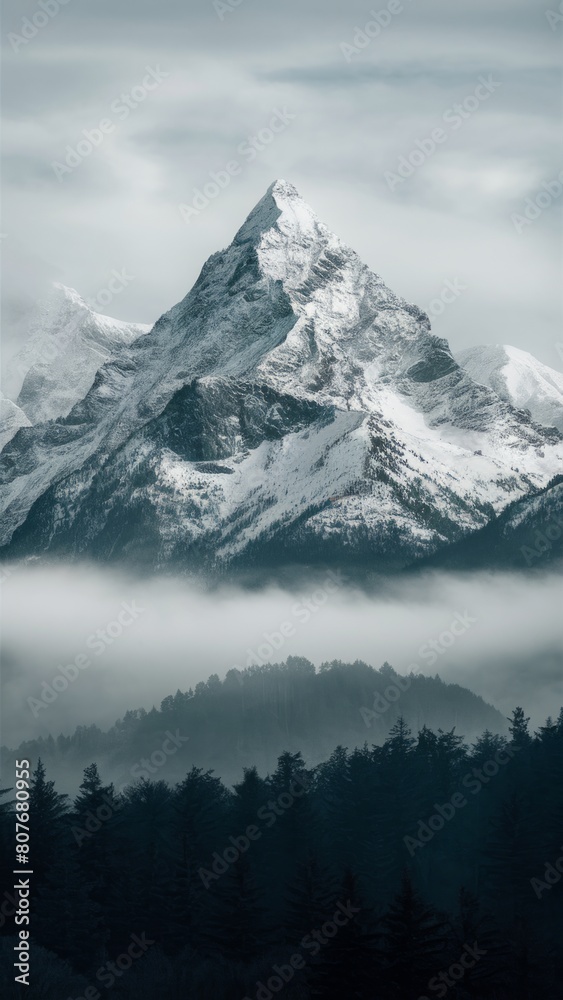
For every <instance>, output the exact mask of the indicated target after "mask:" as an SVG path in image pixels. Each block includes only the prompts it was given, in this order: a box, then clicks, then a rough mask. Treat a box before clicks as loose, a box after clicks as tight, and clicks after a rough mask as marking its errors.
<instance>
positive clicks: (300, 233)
mask: <svg viewBox="0 0 563 1000" xmlns="http://www.w3.org/2000/svg"><path fill="white" fill-rule="evenodd" d="M272 229H274V230H276V232H277V233H278V234H280V235H281V236H283V237H285V240H287V239H288V238H289V239H290V240H292V241H294V240H297V241H298V242H299V241H301V240H306V241H307V242H310V241H311V240H317V239H319V237H321V238H325V239H326V236H327V235H329V230H328V229H327V228H326V226H323V224H322V223H321V222H319V220H318V218H317V216H316V215H315V213H314V212H313V209H312V208H311V207H310V206H309V205H308V204H307V202H306V201H304V200H303V198H302V197H301V195H300V194H299V191H298V190H297V188H296V187H295V186H294V185H293V184H290V183H289V181H284V180H281V179H279V180H276V181H274V182H273V184H270V187H269V188H268V190H267V191H266V193H265V195H264V196H263V198H261V199H260V201H259V202H258V204H257V205H255V207H254V208H253V209H252V211H251V212H250V215H249V216H248V217H247V219H246V221H245V222H244V224H243V225H242V226H241V228H240V229H239V231H238V233H237V234H236V236H235V239H234V242H235V244H237V245H240V244H243V243H251V242H252V243H255V244H258V243H260V242H261V240H262V237H263V236H264V234H265V233H266V232H268V231H269V230H272Z"/></svg>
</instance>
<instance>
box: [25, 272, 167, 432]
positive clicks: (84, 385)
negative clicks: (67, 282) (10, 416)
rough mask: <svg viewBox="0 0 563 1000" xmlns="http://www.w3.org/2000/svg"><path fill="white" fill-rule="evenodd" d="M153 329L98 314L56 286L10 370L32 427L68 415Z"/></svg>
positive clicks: (69, 291)
mask: <svg viewBox="0 0 563 1000" xmlns="http://www.w3.org/2000/svg"><path fill="white" fill-rule="evenodd" d="M149 330H150V326H144V325H142V324H141V323H122V322H120V321H119V320H116V319H111V317H109V316H102V315H101V314H100V313H96V312H94V311H93V310H92V309H91V308H90V307H89V306H88V305H87V304H86V302H84V300H83V299H82V298H81V297H80V295H78V293H77V292H75V291H74V289H72V288H66V287H65V286H64V285H60V284H54V285H53V288H52V291H51V295H50V296H49V297H48V299H47V300H46V301H45V302H44V303H42V304H41V306H40V307H39V308H38V310H37V314H36V315H35V317H34V319H33V321H32V324H31V335H30V338H29V340H28V341H27V343H26V344H25V346H24V347H23V348H22V350H21V351H19V352H18V353H17V354H16V355H15V357H14V358H12V360H11V361H10V364H9V365H8V366H7V372H6V379H7V382H8V383H9V384H10V385H11V387H12V390H15V399H16V403H17V405H18V406H19V407H20V408H21V409H22V410H23V411H24V413H25V414H26V416H27V417H28V419H29V421H30V423H32V424H38V423H43V422H45V421H47V420H55V419H57V418H58V417H66V416H67V414H68V413H70V411H71V409H72V407H73V406H74V405H75V404H76V403H78V402H79V401H80V400H81V399H83V398H84V396H85V395H86V393H87V392H88V390H89V389H90V387H91V385H92V383H93V381H94V377H95V375H96V372H97V371H98V368H100V367H101V365H103V364H104V362H106V361H107V360H108V359H109V358H111V357H113V356H114V355H115V354H116V353H117V352H118V351H119V350H120V349H121V348H122V347H123V346H125V345H127V344H130V343H132V342H133V341H134V340H135V339H136V338H137V337H139V336H141V335H142V334H143V333H147V332H148V331H149Z"/></svg>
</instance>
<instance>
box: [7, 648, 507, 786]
mask: <svg viewBox="0 0 563 1000" xmlns="http://www.w3.org/2000/svg"><path fill="white" fill-rule="evenodd" d="M399 716H402V717H403V718H404V719H405V720H406V722H407V723H408V725H409V726H411V727H412V729H413V730H414V731H415V732H418V731H419V730H420V729H421V728H422V727H423V726H428V727H430V728H433V729H443V730H451V729H453V728H454V727H455V731H456V733H457V734H458V735H461V736H463V737H465V738H466V739H467V740H470V739H472V738H474V737H475V736H477V735H478V734H480V733H481V732H482V731H483V730H484V729H489V730H491V731H492V732H495V733H503V732H505V731H506V725H507V724H506V720H505V719H504V718H503V716H502V715H501V714H500V713H499V712H498V711H497V710H496V709H494V708H493V707H492V706H491V705H488V704H487V703H486V702H484V701H483V699H482V698H480V697H478V696H477V695H475V694H473V693H472V692H471V691H469V690H467V689H466V688H463V687H460V686H459V685H457V684H446V683H444V682H443V681H442V680H441V679H440V678H439V677H438V676H436V677H425V676H423V675H422V674H417V675H415V674H413V673H411V674H410V675H409V676H408V677H401V676H400V675H399V674H397V673H396V671H395V670H394V669H393V668H392V667H391V666H389V664H387V663H385V664H384V665H383V666H382V667H381V668H380V669H379V670H376V669H374V668H373V667H371V666H368V664H366V663H363V662H361V661H356V662H355V663H343V662H342V661H340V660H335V661H333V662H331V663H323V664H321V666H320V668H319V669H318V670H316V669H315V666H314V665H313V664H312V663H311V662H310V661H309V660H306V659H304V658H302V657H295V656H292V657H288V658H287V660H286V661H285V662H284V663H276V664H266V665H264V666H256V667H249V668H248V669H246V670H244V671H239V670H230V671H229V672H228V674H227V676H226V678H225V679H224V680H223V681H221V680H220V679H219V677H218V676H217V675H216V674H213V675H212V676H211V677H210V678H209V680H208V681H207V682H205V683H204V682H201V683H199V684H197V685H196V687H195V690H192V689H190V690H189V691H186V692H181V691H177V692H176V694H175V695H170V696H169V697H167V698H165V699H164V701H163V702H162V703H161V705H160V709H156V708H154V707H153V708H152V709H151V710H150V711H148V712H147V711H146V710H144V709H136V710H134V711H129V712H127V713H126V714H125V717H124V718H123V719H121V720H119V721H118V722H116V724H115V725H114V726H113V728H112V729H110V730H109V732H102V731H101V730H100V729H99V728H98V727H97V726H79V727H78V728H77V729H76V731H75V732H74V734H73V735H72V736H58V737H56V738H54V737H53V736H51V735H50V736H49V737H48V738H47V739H44V738H41V739H39V740H35V741H33V742H27V743H24V744H22V745H21V746H20V748H19V750H18V755H19V756H20V757H21V756H22V755H23V756H25V757H28V758H29V759H30V760H37V759H38V757H41V758H42V760H43V761H44V762H45V764H46V765H47V767H48V769H49V770H50V771H51V772H52V774H53V776H56V778H57V780H58V781H60V782H61V784H62V785H63V786H64V787H65V789H67V790H68V791H74V790H75V789H76V788H77V787H78V783H79V780H80V774H81V771H82V769H83V767H84V766H85V765H86V764H88V763H90V761H92V760H94V759H95V760H97V761H98V762H99V763H100V764H101V765H103V768H104V772H105V773H106V774H107V775H108V777H111V779H112V780H114V781H115V782H116V783H118V784H119V783H120V782H122V781H123V782H124V783H129V782H131V781H132V780H134V779H136V778H139V777H146V778H152V777H154V776H155V775H157V776H158V777H159V778H160V777H161V778H164V779H165V780H167V781H174V780H180V779H181V778H183V777H184V775H185V773H186V771H187V770H188V769H189V768H190V767H191V766H192V765H196V766H198V767H204V768H213V769H214V770H215V772H216V774H218V775H219V776H220V777H221V778H222V779H223V780H224V781H225V782H227V783H232V782H233V781H238V780H240V778H241V775H242V772H243V768H244V767H246V766H252V765H256V766H257V767H258V768H259V770H260V771H261V772H262V773H264V774H267V773H270V772H271V771H272V770H273V768H274V767H275V764H276V760H277V758H278V756H279V755H280V753H282V752H283V751H285V750H289V751H296V750H300V751H302V752H303V753H304V754H305V756H306V758H307V760H309V761H310V762H311V763H312V764H316V763H318V762H319V761H321V760H323V759H326V757H327V756H329V755H330V753H331V752H332V750H333V749H334V747H335V745H336V744H338V743H341V744H344V745H346V746H348V747H349V748H350V749H353V748H354V747H357V746H363V744H364V743H366V742H367V743H368V744H369V745H371V744H381V743H382V742H383V741H384V739H385V737H386V736H387V734H388V732H389V730H390V729H391V727H392V726H393V725H394V723H395V722H396V721H397V718H398V717H399ZM170 733H172V735H173V736H174V738H175V742H173V743H170V737H169V735H167V734H170ZM164 744H166V746H165V747H164V751H163V749H162V748H163V745H164ZM15 756H16V754H15V752H11V751H7V750H6V749H4V750H3V758H4V761H3V762H4V765H5V766H8V767H10V766H11V764H12V762H13V759H15ZM143 761H145V762H148V763H143Z"/></svg>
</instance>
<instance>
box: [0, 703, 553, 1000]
mask: <svg viewBox="0 0 563 1000" xmlns="http://www.w3.org/2000/svg"><path fill="white" fill-rule="evenodd" d="M194 700H195V699H194ZM31 766H32V769H33V774H32V780H31V801H30V826H31V831H32V840H31V851H30V856H31V857H32V859H33V870H34V880H33V896H32V925H31V929H32V939H33V949H32V955H33V968H34V980H35V983H36V985H35V987H31V988H30V989H29V990H26V995H27V996H29V997H30V998H31V1000H34V998H36V997H37V998H39V997H41V998H47V1000H49V998H51V997H52V998H53V1000H55V998H57V1000H65V998H67V997H69V998H70V997H72V998H77V997H79V996H80V997H83V996H85V995H87V996H88V998H89V1000H90V998H92V1000H94V998H95V1000H98V997H102V996H103V997H105V996H111V997H119V998H124V1000H125V998H131V1000H133V998H135V1000H154V997H156V996H162V997H165V998H167V1000H168V998H170V1000H179V998H181V997H186V996H189V997H190V998H193V1000H208V998H213V1000H243V998H247V1000H271V997H273V996H275V995H277V994H278V993H281V995H282V996H283V997H284V1000H312V998H329V1000H347V998H355V1000H417V998H423V1000H424V998H426V997H434V996H438V997H443V996H447V997H448V998H453V1000H536V998H538V997H541V998H542V1000H556V998H559V997H560V996H561V982H562V981H563V954H562V949H561V935H562V932H563V892H562V889H563V847H562V845H561V839H562V838H561V830H562V821H563V710H562V711H561V712H560V714H559V717H558V719H557V721H553V720H551V719H549V720H547V722H546V723H545V725H544V726H542V727H541V729H540V730H539V731H538V732H537V733H536V734H530V732H529V729H528V720H527V718H526V716H525V713H524V712H523V711H522V709H521V708H517V709H515V711H514V713H513V715H512V718H511V719H510V720H509V725H508V732H507V735H506V736H504V735H498V734H493V733H491V732H490V731H485V732H484V733H483V734H482V735H481V736H480V737H478V738H477V739H476V740H474V741H473V742H472V743H471V744H468V743H466V742H465V741H464V739H463V738H462V736H461V735H457V734H456V732H455V731H454V730H453V729H452V730H449V731H444V730H442V731H441V730H438V731H434V730H432V729H431V728H429V727H426V726H424V727H422V728H421V730H420V731H419V732H418V733H417V734H416V735H414V733H413V732H412V731H411V730H410V728H409V727H408V726H407V724H406V722H405V720H404V719H403V718H399V719H397V720H396V722H395V723H394V725H393V726H392V728H391V730H390V732H389V734H388V736H387V738H386V739H385V741H384V742H383V743H382V745H375V744H373V743H367V742H366V743H365V744H364V745H363V746H362V747H360V748H356V749H354V750H348V749H346V748H345V747H344V746H337V747H336V749H335V750H333V752H332V753H331V754H330V755H328V756H327V758H326V759H325V760H324V761H323V762H322V763H319V764H317V765H316V766H312V765H311V764H310V762H308V761H307V760H306V759H305V758H304V756H303V755H302V754H301V753H300V752H299V751H296V750H291V751H285V752H283V753H282V754H280V756H279V758H278V760H277V762H276V764H275V767H273V768H272V769H271V771H270V773H269V774H267V775H263V774H261V773H260V772H259V771H258V770H257V769H256V768H255V767H248V768H246V769H245V770H244V773H243V775H242V777H241V779H240V780H239V781H238V782H236V783H235V785H234V786H233V787H232V788H228V787H227V786H226V785H225V784H224V783H223V782H222V781H221V780H219V779H218V778H217V777H216V775H215V774H214V773H213V772H212V771H211V770H204V769H202V768H198V767H195V766H194V767H191V768H189V769H187V772H186V773H185V774H184V775H183V777H182V780H180V781H179V782H178V783H177V784H176V785H171V784H169V783H168V782H165V781H163V780H160V779H159V778H158V777H157V778H155V779H154V780H146V779H143V778H141V779H140V780H138V781H136V782H135V783H134V784H132V785H131V786H130V787H128V788H127V789H126V790H125V791H124V793H123V794H118V793H117V792H116V789H115V788H114V786H113V784H112V783H110V782H108V781H107V779H106V778H105V777H104V776H103V774H102V773H101V772H100V769H99V767H98V765H97V764H96V763H93V762H91V763H90V764H89V765H88V766H87V767H86V768H85V770H84V774H83V778H82V783H81V785H80V789H79V791H78V794H77V795H76V796H75V798H74V800H71V799H69V797H67V796H66V795H63V794H61V793H60V792H59V791H58V789H57V787H56V785H55V783H54V782H53V781H52V780H49V777H48V772H46V769H45V767H44V765H43V763H42V762H41V761H34V762H32V763H31ZM12 795H13V793H11V792H10V790H7V791H6V792H5V793H4V795H3V798H2V799H1V802H3V803H4V804H3V805H0V838H1V844H0V846H1V848H2V850H1V855H0V856H1V859H2V860H1V868H2V872H1V874H2V882H3V886H4V887H5V891H4V895H3V897H2V898H3V906H2V917H1V919H0V930H1V936H0V949H1V953H2V958H3V961H2V963H1V966H0V967H1V969H2V972H1V973H0V980H3V981H1V986H2V995H3V996H4V997H6V998H7V1000H12V998H14V1000H15V998H16V997H19V996H20V994H19V993H18V992H16V991H15V988H14V985H13V972H12V969H11V962H12V958H11V955H12V954H13V953H12V950H11V949H12V948H13V944H14V937H13V933H14V927H13V919H12V915H13V912H14V911H13V908H11V902H10V900H12V902H13V897H11V896H10V887H11V886H12V885H13V875H12V872H11V869H12V866H13V862H12V858H13V856H14V852H13V848H14V843H13V832H14V825H15V824H14V814H13V802H11V799H12ZM88 989H90V993H86V991H87V990H88ZM92 991H93V992H92Z"/></svg>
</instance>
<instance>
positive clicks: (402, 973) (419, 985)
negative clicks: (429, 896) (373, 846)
mask: <svg viewBox="0 0 563 1000" xmlns="http://www.w3.org/2000/svg"><path fill="white" fill-rule="evenodd" d="M382 954H383V962H384V967H385V974H384V983H385V987H384V992H383V995H384V996H385V997H386V998H387V997H388V998H395V997H396V998H398V1000H403V998H405V997H411V996H412V997H417V996H418V995H419V994H421V993H425V992H426V991H427V988H428V982H429V980H430V978H431V977H432V976H433V975H435V974H436V973H437V972H439V970H440V969H441V968H444V967H445V965H447V964H448V962H449V961H451V960H452V959H451V958H449V956H450V954H451V948H450V928H449V925H448V924H447V923H446V921H445V920H444V919H443V918H442V917H441V916H440V915H439V914H438V913H437V911H436V910H434V909H433V908H432V907H430V906H427V905H426V904H425V903H423V901H422V899H421V898H420V897H419V896H418V894H417V893H416V892H415V890H414V888H413V885H412V881H411V877H410V875H409V873H408V872H405V873H404V874H403V878H402V885H401V889H400V892H399V893H398V895H397V896H396V897H395V899H394V901H393V903H392V904H391V905H390V907H389V909H388V910H387V913H386V914H385V916H384V918H383V921H382Z"/></svg>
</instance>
